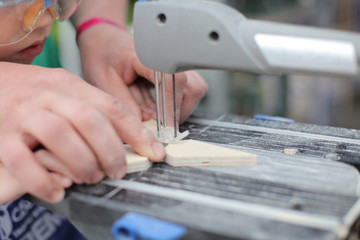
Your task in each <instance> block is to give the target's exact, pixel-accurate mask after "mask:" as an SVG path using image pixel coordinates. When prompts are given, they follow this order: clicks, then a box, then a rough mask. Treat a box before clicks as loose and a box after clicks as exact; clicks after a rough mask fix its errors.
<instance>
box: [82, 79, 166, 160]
mask: <svg viewBox="0 0 360 240" xmlns="http://www.w3.org/2000/svg"><path fill="white" fill-rule="evenodd" d="M78 94H79V96H80V97H81V98H82V99H84V100H86V101H89V102H91V103H92V104H94V105H95V106H96V107H97V108H98V109H99V110H100V111H102V112H103V113H104V115H105V116H107V117H108V118H109V120H110V121H111V123H112V125H113V126H114V128H115V129H116V131H117V134H118V135H119V136H120V137H121V139H122V140H123V141H125V142H126V143H128V144H130V145H131V146H132V147H133V148H134V149H135V151H136V152H138V153H139V154H141V155H143V156H146V157H148V158H149V159H151V160H153V161H160V160H162V159H163V158H164V157H165V149H164V146H163V145H162V144H161V143H160V142H159V141H158V140H157V139H156V137H155V136H154V135H153V134H152V132H151V131H150V130H149V129H147V128H146V127H145V126H144V125H143V124H142V122H141V121H140V119H139V118H138V117H136V116H135V115H134V114H132V113H131V111H130V110H129V108H128V107H127V106H126V105H125V104H124V103H122V102H121V101H120V100H119V99H117V98H114V97H112V96H110V95H108V94H106V93H104V92H103V91H101V90H99V89H97V88H95V87H92V86H90V85H88V86H86V87H84V88H83V91H81V92H78Z"/></svg>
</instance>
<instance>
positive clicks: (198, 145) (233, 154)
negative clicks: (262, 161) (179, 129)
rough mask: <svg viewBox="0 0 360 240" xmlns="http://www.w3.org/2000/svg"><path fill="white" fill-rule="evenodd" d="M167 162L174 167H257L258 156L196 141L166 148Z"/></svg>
mask: <svg viewBox="0 0 360 240" xmlns="http://www.w3.org/2000/svg"><path fill="white" fill-rule="evenodd" d="M165 162H166V163H168V164H170V165H172V166H236V165H256V163H257V156H256V154H251V153H247V152H242V151H238V150H234V149H230V148H225V147H220V146H217V145H214V144H210V143H204V142H200V141H195V140H183V141H180V142H177V143H172V144H169V145H168V146H167V147H166V159H165Z"/></svg>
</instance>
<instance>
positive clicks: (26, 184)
mask: <svg viewBox="0 0 360 240" xmlns="http://www.w3.org/2000/svg"><path fill="white" fill-rule="evenodd" d="M0 159H1V161H2V163H3V164H4V166H5V168H6V169H7V171H9V173H10V174H11V175H12V176H13V177H14V178H15V179H17V180H18V183H17V182H14V181H11V182H12V185H11V186H9V188H5V189H7V190H8V191H9V195H10V196H14V195H16V196H17V195H19V194H23V193H24V191H26V192H28V193H30V194H32V195H34V196H36V197H38V198H40V199H43V200H45V201H47V202H59V201H61V200H62V199H63V198H64V195H65V192H64V188H63V187H62V185H61V183H59V182H58V181H57V179H55V178H54V177H53V176H51V175H50V174H49V173H48V172H47V170H46V169H44V168H43V167H42V166H41V165H40V164H39V163H38V162H37V160H36V158H35V156H34V155H33V153H32V152H31V150H30V149H29V147H28V146H27V145H26V144H25V143H24V142H23V139H22V137H21V136H20V135H18V134H3V135H2V136H1V138H0ZM3 173H4V172H3ZM3 176H5V178H7V179H10V180H11V178H9V176H10V175H8V174H6V173H5V175H3ZM1 182H2V181H1ZM0 189H1V188H0Z"/></svg>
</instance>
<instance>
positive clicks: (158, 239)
mask: <svg viewBox="0 0 360 240" xmlns="http://www.w3.org/2000/svg"><path fill="white" fill-rule="evenodd" d="M111 231H112V235H113V237H114V239H115V240H125V239H126V240H137V239H147V240H177V239H179V238H181V237H182V236H183V235H184V234H185V233H186V231H187V230H186V228H185V227H184V226H181V225H178V224H174V223H170V222H166V221H163V220H159V219H156V218H152V217H148V216H145V215H141V214H138V213H127V214H125V215H124V216H123V217H122V218H120V219H119V220H117V221H115V222H114V224H113V226H112V229H111Z"/></svg>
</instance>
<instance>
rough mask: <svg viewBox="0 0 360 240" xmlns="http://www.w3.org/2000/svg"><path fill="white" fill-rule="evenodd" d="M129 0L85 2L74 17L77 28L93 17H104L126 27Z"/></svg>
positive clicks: (87, 0)
mask: <svg viewBox="0 0 360 240" xmlns="http://www.w3.org/2000/svg"><path fill="white" fill-rule="evenodd" d="M128 5H129V1H128V0H85V1H82V2H81V4H80V7H79V9H78V10H77V11H76V13H75V14H74V16H73V17H72V21H73V23H74V25H75V26H78V25H79V24H81V23H82V22H84V21H86V20H88V19H90V18H93V17H104V18H107V19H109V20H112V21H114V22H117V23H119V24H122V25H126V21H127V12H128Z"/></svg>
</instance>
